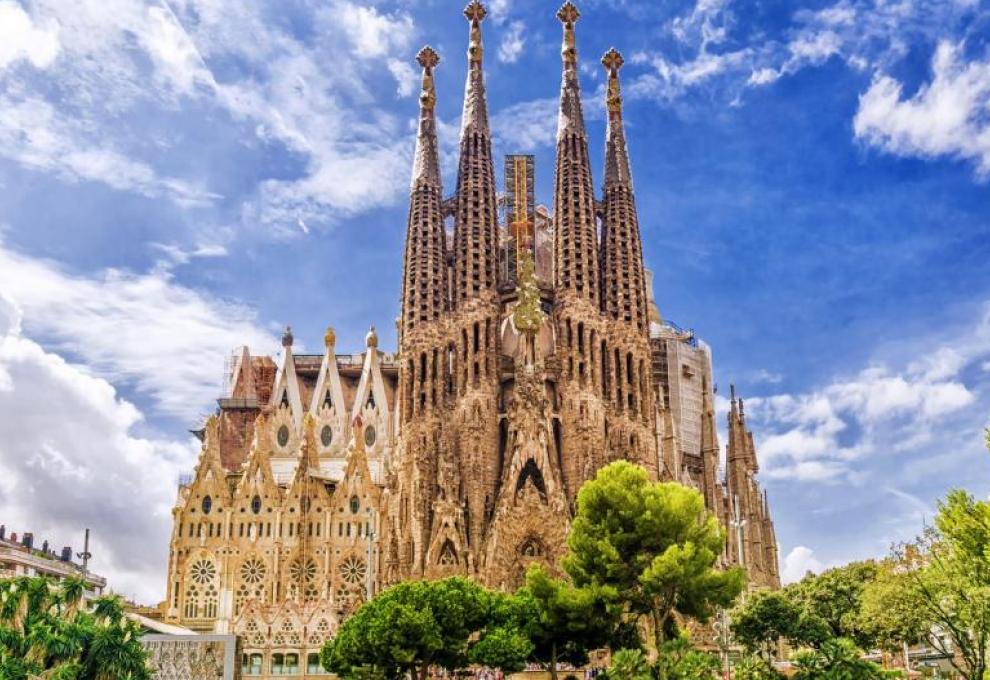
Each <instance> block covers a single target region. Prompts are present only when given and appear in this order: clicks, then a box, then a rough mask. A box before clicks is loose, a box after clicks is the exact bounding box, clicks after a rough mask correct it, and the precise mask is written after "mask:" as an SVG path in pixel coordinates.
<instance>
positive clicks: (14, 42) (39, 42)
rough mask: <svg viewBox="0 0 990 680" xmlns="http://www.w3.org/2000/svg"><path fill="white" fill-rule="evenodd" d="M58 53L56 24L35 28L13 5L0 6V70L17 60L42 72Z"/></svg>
mask: <svg viewBox="0 0 990 680" xmlns="http://www.w3.org/2000/svg"><path fill="white" fill-rule="evenodd" d="M58 52H59V42H58V23H57V22H55V21H46V22H44V25H43V26H42V25H35V23H34V21H33V20H32V19H31V17H30V16H29V15H28V13H27V12H25V11H24V10H23V9H22V8H21V6H20V5H18V4H17V3H16V2H12V1H10V0H3V1H2V2H0V69H2V68H5V67H6V66H8V65H9V64H11V63H13V62H15V61H17V60H19V59H26V60H28V61H29V62H31V65H33V66H34V67H35V68H46V67H48V66H49V65H50V64H51V63H52V62H53V61H55V58H56V57H57V56H58Z"/></svg>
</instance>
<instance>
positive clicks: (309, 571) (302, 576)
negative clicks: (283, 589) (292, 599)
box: [289, 557, 316, 583]
mask: <svg viewBox="0 0 990 680" xmlns="http://www.w3.org/2000/svg"><path fill="white" fill-rule="evenodd" d="M289 574H291V575H292V580H293V581H296V582H302V583H310V582H311V581H314V580H315V579H316V562H315V561H314V560H313V558H312V557H306V558H302V557H300V558H296V559H295V560H293V562H292V564H291V565H290V566H289Z"/></svg>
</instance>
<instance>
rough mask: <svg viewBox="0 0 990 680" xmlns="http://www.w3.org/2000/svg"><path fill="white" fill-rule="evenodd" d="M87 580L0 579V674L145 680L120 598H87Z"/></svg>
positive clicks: (136, 632)
mask: <svg viewBox="0 0 990 680" xmlns="http://www.w3.org/2000/svg"><path fill="white" fill-rule="evenodd" d="M84 591H85V584H84V583H83V582H82V581H81V580H80V579H75V578H72V579H67V580H65V581H63V582H61V583H59V584H55V583H53V582H51V581H49V580H47V579H44V578H37V577H36V578H27V577H21V578H14V579H8V580H3V581H0V678H3V680H35V678H45V680H148V679H149V678H150V677H151V673H150V671H149V669H148V666H147V656H146V654H145V651H144V648H143V647H142V646H141V643H140V642H139V636H140V634H141V630H140V628H139V627H138V626H137V624H135V623H133V622H131V621H129V620H128V619H127V618H126V617H125V616H124V609H123V606H122V604H121V602H120V600H119V599H117V598H114V597H100V598H96V599H94V600H92V601H89V602H85V601H84V600H83V593H84Z"/></svg>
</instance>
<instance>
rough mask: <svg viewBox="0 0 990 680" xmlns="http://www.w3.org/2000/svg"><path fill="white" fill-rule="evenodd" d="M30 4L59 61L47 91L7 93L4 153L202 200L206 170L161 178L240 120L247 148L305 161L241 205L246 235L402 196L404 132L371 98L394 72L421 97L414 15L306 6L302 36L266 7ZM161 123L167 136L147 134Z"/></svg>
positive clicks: (0, 142) (107, 1)
mask: <svg viewBox="0 0 990 680" xmlns="http://www.w3.org/2000/svg"><path fill="white" fill-rule="evenodd" d="M0 3H4V4H2V5H0V6H6V0H0ZM35 9H36V11H35V13H36V15H37V17H36V18H35V19H34V20H33V25H34V26H35V27H37V30H48V29H49V28H50V27H51V30H54V29H55V28H57V29H58V30H57V38H58V49H59V55H60V58H59V59H57V60H56V61H54V62H53V63H51V64H50V68H48V69H47V70H46V71H45V74H44V78H45V79H47V80H38V81H8V82H5V83H4V84H6V85H13V87H8V88H7V93H8V94H7V97H6V99H5V101H3V102H0V109H3V110H4V114H3V115H4V116H5V120H2V121H0V153H5V154H6V155H7V157H8V158H11V159H13V160H15V161H17V162H19V163H22V164H24V165H26V166H28V167H31V168H33V169H36V170H40V171H46V172H51V173H53V174H55V175H56V176H57V177H59V178H60V179H62V180H67V181H78V180H90V179H91V180H95V181H101V182H104V183H106V184H108V185H109V186H112V187H114V188H116V189H119V190H123V191H134V192H137V193H140V194H144V195H152V196H167V197H170V198H172V199H174V200H175V201H177V202H179V203H180V204H181V205H183V206H188V205H200V204H202V203H203V202H206V201H210V200H212V199H214V198H216V196H215V195H214V194H213V193H211V192H210V191H209V190H208V189H207V188H203V187H202V186H201V185H202V183H203V180H202V179H201V178H202V174H201V173H202V167H203V166H197V167H195V168H189V169H185V170H178V173H179V174H178V176H171V175H172V174H173V173H175V172H177V170H176V169H175V168H174V165H173V166H170V169H169V171H167V172H166V171H163V170H160V169H159V168H160V167H162V165H161V164H162V163H163V160H162V159H166V158H169V156H168V153H167V152H168V151H169V150H170V147H171V146H172V145H173V144H176V143H177V140H182V138H183V137H184V136H185V135H184V133H185V130H186V128H195V127H197V126H200V125H202V124H203V119H204V116H203V115H202V114H203V113H205V114H206V116H205V118H206V119H207V120H208V119H209V118H211V117H216V118H217V119H219V120H225V119H226V118H227V117H228V116H230V117H233V119H234V124H235V125H237V126H240V127H241V128H242V132H243V140H244V144H245V145H246V146H250V145H251V144H252V143H254V142H255V140H260V141H261V142H263V143H265V144H275V145H280V146H283V147H285V148H286V149H287V150H288V151H289V152H290V153H291V155H292V156H293V157H294V158H296V159H299V167H300V170H299V172H298V174H296V175H295V176H293V175H291V174H286V173H281V174H280V176H279V179H278V180H277V181H271V180H268V181H266V178H259V179H258V181H257V184H256V185H255V186H254V194H253V195H251V194H249V195H248V196H247V197H246V199H245V201H244V203H243V205H244V211H243V223H244V224H245V225H251V226H253V225H261V226H262V227H264V228H265V229H266V231H267V232H268V233H277V234H279V233H280V234H287V233H298V229H297V227H296V225H297V224H298V222H299V220H304V221H306V222H307V223H309V224H314V223H320V222H323V223H327V222H330V221H332V220H333V219H334V218H335V217H336V216H337V215H348V214H353V213H356V212H360V211H364V210H368V209H371V208H374V207H378V206H381V205H384V204H391V203H393V202H394V201H395V200H396V199H398V198H400V197H401V196H402V195H403V194H404V191H405V188H406V185H407V184H408V171H403V172H397V171H396V166H397V161H396V159H397V158H398V159H399V162H398V165H400V166H402V167H404V168H408V163H402V162H401V159H402V158H403V157H404V156H408V155H409V154H410V153H411V145H412V142H411V140H412V132H411V130H410V129H409V128H408V126H406V125H405V124H404V123H405V119H400V118H397V117H395V116H392V115H390V114H389V113H388V112H387V108H386V106H385V104H386V103H387V102H386V101H384V100H382V101H379V100H378V99H379V91H378V89H377V88H378V85H379V83H380V79H381V74H382V73H384V72H391V73H392V74H393V76H394V77H395V79H396V82H397V90H398V92H399V94H400V95H402V96H406V95H407V94H410V93H411V92H413V91H414V88H415V84H414V79H413V78H410V77H409V76H410V74H411V73H412V68H411V66H406V65H405V62H407V61H408V62H410V64H411V61H412V54H411V52H410V45H411V40H412V38H413V37H414V35H415V34H416V27H415V26H414V24H413V21H412V18H411V16H410V15H409V14H408V13H407V12H405V11H403V10H397V11H394V12H385V11H383V10H380V9H378V8H375V7H366V6H362V5H361V4H359V3H356V2H352V1H350V0H331V1H330V2H328V3H323V4H317V5H316V6H314V7H312V8H309V9H308V10H307V11H308V12H309V14H308V16H306V17H305V20H306V21H307V23H308V24H309V25H310V27H311V30H310V31H308V32H306V33H304V34H302V35H300V34H298V33H295V32H293V31H292V29H291V27H289V26H286V25H284V24H283V23H281V22H271V21H270V20H269V18H270V12H269V10H270V9H271V8H270V7H268V6H266V5H265V4H264V3H260V4H259V3H226V2H218V1H217V0H178V1H177V2H172V3H168V5H167V6H163V5H160V4H157V3H154V4H150V5H149V4H146V3H144V2H135V1H134V0H37V2H36V3H35ZM4 29H5V26H4V25H3V23H2V22H0V31H3V30H4ZM17 44H20V43H17ZM0 49H4V48H3V47H0ZM12 49H13V48H12ZM17 49H18V50H20V48H17ZM21 52H22V50H20V51H18V52H17V54H18V55H20V54H21ZM217 64H220V65H222V70H221V74H222V78H220V79H218V78H216V77H215V76H214V73H213V71H212V69H213V68H215V67H216V65H217ZM386 69H387V71H386ZM46 84H47V85H51V87H46V86H45V85H46ZM410 88H413V89H410ZM52 92H57V93H58V94H57V98H56V96H55V95H53V94H51V93H52ZM180 98H185V99H186V100H188V101H183V102H182V103H181V104H180V102H179V101H178V100H179V99H180ZM389 99H391V98H389ZM190 111H195V112H196V113H195V114H190V113H189V112H190ZM413 113H414V111H410V117H411V116H412V115H413ZM34 114H41V115H40V117H39V118H38V120H39V122H38V123H37V124H34V123H33V121H32V118H31V117H32V116H33V115H34ZM149 114H150V115H149ZM190 115H192V116H194V117H196V120H195V121H190V120H189V119H188V117H189V116H190ZM169 117H172V118H174V121H172V120H171V119H170V118H169ZM162 120H168V121H169V123H170V124H171V125H170V127H169V128H168V130H167V131H163V130H162V129H161V128H160V127H155V126H158V125H160V123H161V121H162ZM149 127H150V128H152V129H150V130H149ZM207 152H209V150H207ZM223 152H224V153H228V152H229V150H228V149H224V150H223ZM204 165H207V164H204ZM183 173H188V174H190V175H192V176H194V177H195V179H188V178H187V177H186V176H184V175H183ZM248 191H251V189H249V190H248Z"/></svg>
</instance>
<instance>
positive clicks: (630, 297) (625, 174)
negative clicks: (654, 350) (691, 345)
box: [601, 49, 648, 333]
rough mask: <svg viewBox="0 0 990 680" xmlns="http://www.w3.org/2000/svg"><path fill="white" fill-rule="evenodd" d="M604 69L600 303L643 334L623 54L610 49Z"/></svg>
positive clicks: (643, 291)
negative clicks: (625, 120)
mask: <svg viewBox="0 0 990 680" xmlns="http://www.w3.org/2000/svg"><path fill="white" fill-rule="evenodd" d="M602 64H603V65H604V66H605V71H606V72H607V74H608V88H607V90H606V93H607V94H606V106H607V109H608V129H607V132H606V143H605V190H604V194H605V195H604V201H603V207H604V210H603V213H604V218H603V220H602V247H601V270H602V308H603V310H604V311H605V313H606V314H608V315H609V316H610V317H611V318H613V319H617V320H618V321H623V322H626V323H629V324H632V325H634V326H635V327H636V328H637V329H638V330H639V331H640V332H642V333H646V331H647V324H648V318H647V313H646V282H645V277H644V274H643V269H644V267H643V246H642V241H641V238H640V233H639V218H638V216H637V214H636V199H635V195H634V193H633V183H632V173H631V172H630V169H629V154H628V152H627V150H626V135H625V129H624V126H623V122H622V96H621V93H620V90H619V69H620V68H621V67H622V64H623V59H622V55H621V54H619V52H618V51H616V50H615V49H611V50H609V51H608V52H606V53H605V56H604V57H602Z"/></svg>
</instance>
